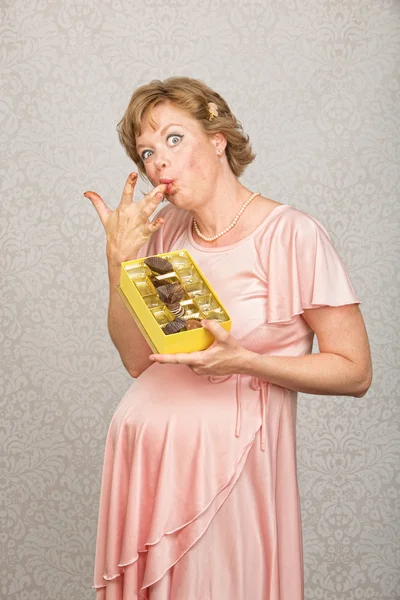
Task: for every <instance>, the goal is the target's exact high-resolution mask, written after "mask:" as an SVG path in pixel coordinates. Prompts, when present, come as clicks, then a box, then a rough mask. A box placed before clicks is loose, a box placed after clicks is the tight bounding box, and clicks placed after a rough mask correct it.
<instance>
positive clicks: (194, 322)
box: [186, 319, 202, 331]
mask: <svg viewBox="0 0 400 600" xmlns="http://www.w3.org/2000/svg"><path fill="white" fill-rule="evenodd" d="M201 327H202V324H201V323H200V321H199V319H187V321H186V329H187V330H188V331H190V330H191V329H199V328H201Z"/></svg>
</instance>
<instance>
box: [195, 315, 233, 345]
mask: <svg viewBox="0 0 400 600" xmlns="http://www.w3.org/2000/svg"><path fill="white" fill-rule="evenodd" d="M201 324H202V326H203V327H204V329H207V330H208V331H209V332H210V333H212V334H213V336H214V338H215V340H216V341H217V342H220V343H226V342H228V341H229V339H230V338H231V337H232V336H231V334H230V333H229V332H228V331H226V329H224V328H223V327H222V325H220V324H219V323H218V321H214V320H212V319H210V320H207V319H203V320H202V321H201Z"/></svg>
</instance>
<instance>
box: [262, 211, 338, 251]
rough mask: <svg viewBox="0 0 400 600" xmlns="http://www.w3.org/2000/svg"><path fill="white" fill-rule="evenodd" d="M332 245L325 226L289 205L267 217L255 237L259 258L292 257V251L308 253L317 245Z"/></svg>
mask: <svg viewBox="0 0 400 600" xmlns="http://www.w3.org/2000/svg"><path fill="white" fill-rule="evenodd" d="M320 245H322V246H325V245H329V246H331V245H332V240H331V237H330V235H329V233H328V231H327V229H326V228H325V226H324V225H323V224H322V223H321V222H320V221H319V220H318V219H317V218H316V217H314V216H313V215H310V214H308V213H306V212H304V211H302V210H299V209H298V208H294V207H292V206H290V205H288V204H281V205H279V206H278V207H276V208H274V210H273V211H272V212H271V213H270V214H269V215H267V217H266V219H265V226H264V227H262V228H261V229H260V231H259V232H258V235H257V236H256V238H255V246H256V250H257V251H258V253H259V254H260V255H265V254H269V253H270V252H273V253H274V254H280V255H281V256H283V254H288V253H289V255H290V253H291V252H296V253H297V254H300V255H301V254H302V253H303V252H304V253H305V255H306V254H308V252H309V251H315V250H316V247H317V246H320Z"/></svg>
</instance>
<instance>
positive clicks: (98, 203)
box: [83, 192, 111, 226]
mask: <svg viewBox="0 0 400 600" xmlns="http://www.w3.org/2000/svg"><path fill="white" fill-rule="evenodd" d="M83 195H84V196H85V198H88V199H89V200H90V202H91V203H92V204H93V206H94V207H95V209H96V212H97V214H98V215H99V217H100V221H101V222H102V224H103V225H104V226H105V224H106V221H107V219H108V215H109V214H110V212H111V209H109V208H108V206H107V205H106V203H105V202H104V200H103V198H101V197H100V196H99V195H98V194H96V192H85V193H84V194H83Z"/></svg>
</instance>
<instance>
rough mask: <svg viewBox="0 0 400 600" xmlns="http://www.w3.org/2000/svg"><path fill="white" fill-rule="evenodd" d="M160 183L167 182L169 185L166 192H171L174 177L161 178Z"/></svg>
mask: <svg viewBox="0 0 400 600" xmlns="http://www.w3.org/2000/svg"><path fill="white" fill-rule="evenodd" d="M160 183H165V184H166V186H167V189H166V190H165V193H166V194H169V193H170V192H171V188H172V184H173V183H174V180H173V179H166V178H162V179H160Z"/></svg>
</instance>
